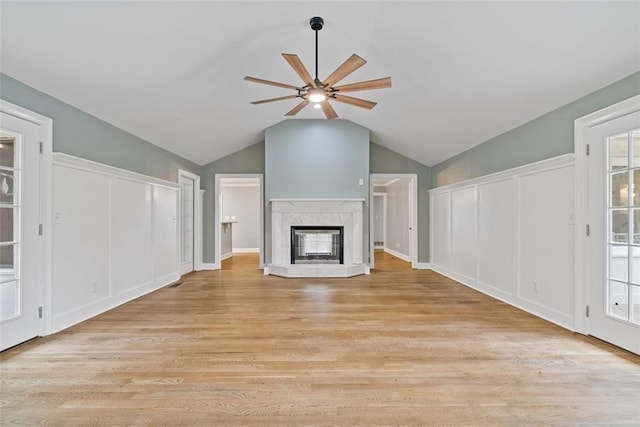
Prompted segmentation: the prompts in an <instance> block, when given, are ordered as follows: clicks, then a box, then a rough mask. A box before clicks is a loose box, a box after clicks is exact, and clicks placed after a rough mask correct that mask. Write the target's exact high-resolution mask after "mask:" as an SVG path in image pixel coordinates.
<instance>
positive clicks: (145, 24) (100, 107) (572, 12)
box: [0, 1, 640, 165]
mask: <svg viewBox="0 0 640 427" xmlns="http://www.w3.org/2000/svg"><path fill="white" fill-rule="evenodd" d="M0 8H1V10H0V12H1V18H0V19H1V21H0V24H1V30H0V31H1V45H0V47H1V61H0V71H1V72H3V73H5V74H7V75H9V76H11V77H13V78H15V79H17V80H20V81H22V82H23V83H26V84H27V85H30V86H32V87H34V88H36V89H39V90H41V91H43V92H45V93H47V94H49V95H52V96H54V97H56V98H58V99H60V100H62V101H64V102H67V103H69V104H71V105H74V106H76V107H78V108H80V109H82V110H84V111H86V112H88V113H90V114H92V115H94V116H96V117H98V118H100V119H102V120H105V121H107V122H109V123H111V124H113V125H115V126H117V127H120V128H122V129H124V130H126V131H128V132H130V133H132V134H134V135H137V136H139V137H141V138H144V139H146V140H147V141H150V142H152V143H153V144H156V145H158V146H160V147H163V148H165V149H167V150H169V151H171V152H174V153H176V154H178V155H180V156H183V157H185V158H187V159H189V160H192V161H194V162H196V163H198V164H201V165H203V164H206V163H208V162H210V161H213V160H216V159H218V158H220V157H223V156H225V155H227V154H230V153H232V152H234V151H237V150H240V149H242V148H244V147H247V146H249V145H251V144H254V143H256V142H259V141H261V140H262V139H263V131H264V129H265V128H267V127H269V126H271V125H273V124H275V123H278V122H279V121H281V120H283V119H285V117H284V113H285V112H287V111H288V110H289V109H291V108H292V107H293V106H294V105H296V103H297V102H298V101H297V100H288V101H282V102H274V103H269V104H263V105H257V106H256V105H251V104H249V102H250V101H254V100H258V99H264V98H269V97H275V96H281V95H288V94H289V93H290V92H289V91H287V90H286V89H281V88H277V87H270V86H264V85H259V84H255V83H251V82H247V81H243V80H242V78H243V77H244V76H245V75H250V76H255V77H260V78H264V79H268V80H275V81H279V82H283V83H290V84H294V85H300V84H301V81H300V79H299V77H298V76H297V75H296V74H295V73H294V72H293V70H292V69H291V67H289V65H288V64H287V63H286V62H285V61H284V59H283V58H282V56H281V53H283V52H285V53H295V54H298V55H299V57H300V58H301V59H302V61H303V62H304V64H305V65H306V67H307V68H308V69H309V70H310V71H311V72H312V73H313V71H312V70H313V68H314V34H313V31H312V30H311V29H310V28H309V24H308V22H309V19H310V18H311V17H312V16H316V15H318V16H321V17H323V18H324V20H325V27H324V29H323V30H322V31H320V33H319V47H320V49H319V50H320V52H319V76H320V77H321V78H323V77H326V76H327V75H328V74H329V73H330V72H331V71H333V69H335V68H336V67H337V66H338V65H339V64H340V63H342V62H343V61H344V60H345V59H346V58H347V57H348V56H350V55H351V54H352V53H357V54H358V55H360V56H361V57H363V58H364V59H366V60H367V61H368V63H367V64H366V65H365V66H364V67H362V68H360V69H359V70H357V71H356V72H354V73H353V74H352V75H350V76H349V77H347V78H346V79H345V80H343V83H350V82H356V81H361V80H369V79H374V78H378V77H386V76H391V78H392V81H393V87H392V88H391V89H383V90H374V91H367V92H354V93H353V94H352V95H353V96H357V97H361V98H365V99H369V100H372V101H376V102H378V105H377V106H376V107H375V108H374V109H373V110H370V111H368V110H363V109H360V108H357V107H353V106H349V105H344V104H338V103H334V106H335V109H336V111H337V113H338V115H339V116H340V118H342V119H348V120H351V121H353V122H355V123H358V124H360V125H362V126H365V127H367V128H369V129H370V130H371V132H372V133H371V135H372V140H373V141H375V142H377V143H379V144H381V145H383V146H385V147H388V148H390V149H392V150H394V151H397V152H399V153H401V154H404V155H405V156H408V157H411V158H413V159H415V160H417V161H420V162H422V163H424V164H427V165H434V164H437V163H439V162H441V161H443V160H445V159H447V158H449V157H451V156H453V155H455V154H457V153H460V152H462V151H464V150H466V149H469V148H471V147H473V146H475V145H477V144H479V143H482V142H483V141H485V140H487V139H490V138H492V137H494V136H497V135H499V134H501V133H503V132H505V131H507V130H509V129H512V128H514V127H516V126H518V125H520V124H522V123H525V122H527V121H529V120H531V119H533V118H535V117H537V116H540V115H542V114H544V113H546V112H549V111H551V110H553V109H555V108H557V107H559V106H562V105H564V104H567V103H569V102H571V101H573V100H575V99H577V98H580V97H582V96H584V95H586V94H588V93H590V92H592V91H594V90H597V89H599V88H601V87H604V86H606V85H608V84H610V83H613V82H615V81H617V80H619V79H621V78H623V77H625V76H627V75H629V74H632V73H634V72H636V71H638V70H640V2H637V1H627V2H612V1H571V2H551V1H540V2H535V1H526V2H506V1H499V2H483V1H471V2H444V1H443V2H432V1H414V2H400V1H340V2H326V1H297V2H293V1H285V2H273V1H256V2H249V1H233V2H221V1H204V2H188V1H180V2H178V1H157V2H154V1H142V2H128V1H122V2H115V1H106V2H97V1H85V2H70V1H62V2H57V1H47V2H31V1H23V2H11V1H3V2H2V3H1V4H0ZM323 117H324V116H323V114H322V111H320V110H314V109H312V108H307V109H305V110H304V111H303V112H301V113H300V114H298V115H297V116H296V118H323Z"/></svg>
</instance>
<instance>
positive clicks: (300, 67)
mask: <svg viewBox="0 0 640 427" xmlns="http://www.w3.org/2000/svg"><path fill="white" fill-rule="evenodd" d="M282 56H283V57H284V59H286V61H287V62H288V63H289V65H291V68H293V70H294V71H295V72H296V74H298V75H299V76H300V78H301V79H302V81H303V82H304V83H305V84H308V85H311V87H316V82H315V81H313V77H311V74H309V72H308V71H307V69H306V68H305V66H304V64H303V63H302V61H301V60H300V58H298V55H294V54H291V53H283V54H282Z"/></svg>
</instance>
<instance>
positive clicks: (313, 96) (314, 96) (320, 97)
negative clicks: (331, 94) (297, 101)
mask: <svg viewBox="0 0 640 427" xmlns="http://www.w3.org/2000/svg"><path fill="white" fill-rule="evenodd" d="M326 99H327V95H325V93H324V91H323V90H322V89H311V90H309V101H311V102H322V101H324V100H326Z"/></svg>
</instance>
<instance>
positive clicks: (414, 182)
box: [369, 173, 418, 269]
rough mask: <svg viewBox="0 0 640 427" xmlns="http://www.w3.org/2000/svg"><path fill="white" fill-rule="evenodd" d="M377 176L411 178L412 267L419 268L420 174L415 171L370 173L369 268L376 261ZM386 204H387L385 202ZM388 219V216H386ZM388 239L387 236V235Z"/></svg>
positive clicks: (373, 265)
mask: <svg viewBox="0 0 640 427" xmlns="http://www.w3.org/2000/svg"><path fill="white" fill-rule="evenodd" d="M376 178H386V179H402V178H404V179H407V178H408V179H410V180H411V189H412V191H411V195H410V198H411V200H410V201H409V206H410V207H411V209H410V212H409V215H411V221H410V224H411V233H409V239H410V252H411V253H410V254H409V258H410V259H411V268H413V269H417V268H418V174H415V173H372V174H369V204H370V206H369V268H374V267H375V261H374V258H375V257H374V252H373V251H374V249H373V226H372V224H373V208H372V207H371V204H372V203H373V180H374V179H376ZM385 206H386V204H385ZM385 221H386V218H385ZM385 239H386V236H385ZM386 244H387V243H386V242H385V245H386Z"/></svg>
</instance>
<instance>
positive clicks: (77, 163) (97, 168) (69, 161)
mask: <svg viewBox="0 0 640 427" xmlns="http://www.w3.org/2000/svg"><path fill="white" fill-rule="evenodd" d="M53 164H54V165H56V164H57V165H64V166H67V167H75V168H76V169H81V170H87V171H91V172H93V173H101V174H103V175H109V176H114V177H117V178H121V179H129V180H132V181H138V182H143V183H146V184H154V185H161V186H165V187H169V188H174V189H179V186H178V184H176V183H175V182H171V181H167V180H164V179H160V178H155V177H152V176H147V175H143V174H140V173H137V172H132V171H129V170H126V169H121V168H117V167H115V166H109V165H105V164H102V163H98V162H94V161H92V160H87V159H83V158H81V157H76V156H72V155H70V154H65V153H53Z"/></svg>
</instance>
